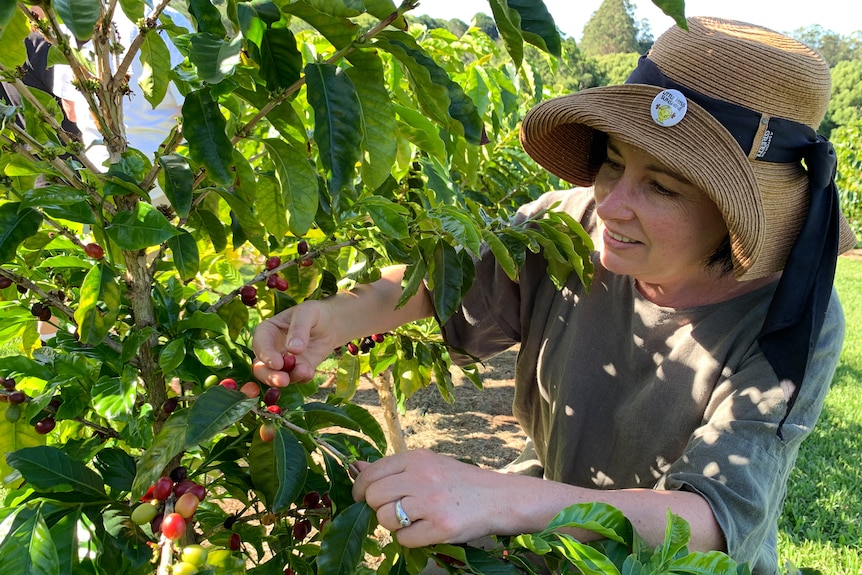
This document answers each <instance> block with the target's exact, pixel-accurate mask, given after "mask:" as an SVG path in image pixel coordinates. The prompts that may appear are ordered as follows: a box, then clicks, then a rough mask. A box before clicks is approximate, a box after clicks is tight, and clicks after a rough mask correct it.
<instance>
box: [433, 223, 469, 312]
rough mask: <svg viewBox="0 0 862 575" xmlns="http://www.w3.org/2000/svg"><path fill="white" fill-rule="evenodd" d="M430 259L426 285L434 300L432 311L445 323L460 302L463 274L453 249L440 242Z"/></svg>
mask: <svg viewBox="0 0 862 575" xmlns="http://www.w3.org/2000/svg"><path fill="white" fill-rule="evenodd" d="M430 259H431V265H430V269H429V275H430V278H429V281H428V284H429V287H430V288H431V294H432V295H431V297H432V299H433V300H434V311H435V313H436V315H437V317H438V318H439V319H440V321H441V322H446V320H448V319H449V318H450V317H452V314H454V313H455V311H456V310H457V309H458V304H459V303H460V302H461V285H462V282H463V281H464V272H463V271H462V269H461V261H460V259H459V258H458V254H457V252H456V251H455V248H453V247H452V246H451V245H449V244H447V243H446V242H444V241H442V240H440V241H438V242H437V244H436V245H435V247H434V251H433V252H432V254H431V258H430Z"/></svg>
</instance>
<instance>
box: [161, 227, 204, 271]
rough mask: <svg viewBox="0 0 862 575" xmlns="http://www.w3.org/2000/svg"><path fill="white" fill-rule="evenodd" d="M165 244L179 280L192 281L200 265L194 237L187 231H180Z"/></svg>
mask: <svg viewBox="0 0 862 575" xmlns="http://www.w3.org/2000/svg"><path fill="white" fill-rule="evenodd" d="M167 243H168V247H169V248H170V250H171V255H172V256H173V258H174V266H176V268H177V272H178V273H179V274H180V278H182V280H183V281H188V280H191V279H194V277H195V276H197V273H198V271H199V270H200V265H201V260H200V254H199V252H198V244H197V242H195V239H194V237H192V235H191V234H190V233H188V232H187V231H185V230H180V234H179V235H177V236H174V237H172V238H168V242H167Z"/></svg>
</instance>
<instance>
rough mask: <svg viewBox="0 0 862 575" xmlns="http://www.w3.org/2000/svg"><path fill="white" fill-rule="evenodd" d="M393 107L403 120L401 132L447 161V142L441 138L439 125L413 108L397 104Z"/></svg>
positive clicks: (428, 151)
mask: <svg viewBox="0 0 862 575" xmlns="http://www.w3.org/2000/svg"><path fill="white" fill-rule="evenodd" d="M393 108H394V109H395V112H396V113H397V114H398V118H399V119H400V120H401V123H399V125H398V131H399V133H400V134H401V135H402V136H403V137H404V138H406V139H407V140H409V141H410V142H411V143H413V144H415V145H416V147H417V148H419V149H420V150H422V151H423V152H425V153H426V154H428V155H429V156H431V157H432V158H434V159H435V160H437V161H438V162H445V161H446V144H445V143H444V142H443V140H442V139H441V138H440V128H439V126H438V125H437V124H435V123H434V122H432V121H431V120H429V119H428V118H427V117H426V116H424V115H423V114H421V113H420V112H418V111H416V110H414V109H413V108H408V107H406V106H399V105H397V104H396V105H394V106H393Z"/></svg>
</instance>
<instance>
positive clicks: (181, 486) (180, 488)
mask: <svg viewBox="0 0 862 575" xmlns="http://www.w3.org/2000/svg"><path fill="white" fill-rule="evenodd" d="M186 493H192V494H193V495H194V496H195V497H197V498H198V500H199V501H203V500H204V499H205V498H206V496H207V488H206V487H204V486H203V485H201V484H200V483H195V482H194V481H191V480H190V479H184V480H182V481H180V482H179V483H177V484H176V486H174V495H176V496H177V497H182V496H183V495H185V494H186Z"/></svg>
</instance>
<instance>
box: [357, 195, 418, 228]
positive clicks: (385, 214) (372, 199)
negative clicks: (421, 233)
mask: <svg viewBox="0 0 862 575" xmlns="http://www.w3.org/2000/svg"><path fill="white" fill-rule="evenodd" d="M356 208H357V209H358V210H359V212H360V213H362V212H363V211H367V212H368V215H369V216H371V219H372V221H374V224H375V225H376V226H377V227H378V228H380V231H381V232H383V234H385V235H387V236H389V237H391V238H397V239H404V238H407V237H409V235H410V228H409V227H408V225H407V222H408V217H409V216H410V210H408V209H407V208H406V207H404V206H402V205H400V204H396V203H395V202H393V201H391V200H389V199H387V198H384V197H382V196H368V197H367V198H364V199H363V200H362V201H361V202H360V203H359V204H357V206H356Z"/></svg>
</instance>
